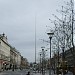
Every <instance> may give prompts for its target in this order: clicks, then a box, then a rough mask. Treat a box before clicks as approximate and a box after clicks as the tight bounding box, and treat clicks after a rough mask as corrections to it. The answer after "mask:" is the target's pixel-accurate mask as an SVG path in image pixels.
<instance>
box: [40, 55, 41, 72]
mask: <svg viewBox="0 0 75 75" xmlns="http://www.w3.org/2000/svg"><path fill="white" fill-rule="evenodd" d="M40 73H41V54H40Z"/></svg>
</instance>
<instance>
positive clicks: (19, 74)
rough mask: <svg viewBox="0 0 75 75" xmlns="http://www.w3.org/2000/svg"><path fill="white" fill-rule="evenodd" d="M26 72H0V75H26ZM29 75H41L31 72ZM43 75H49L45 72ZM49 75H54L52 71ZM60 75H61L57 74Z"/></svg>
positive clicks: (69, 74) (70, 74)
mask: <svg viewBox="0 0 75 75" xmlns="http://www.w3.org/2000/svg"><path fill="white" fill-rule="evenodd" d="M27 72H28V70H22V71H21V70H17V71H11V70H10V71H4V72H1V73H0V75H26V74H27ZM30 75H42V73H37V72H36V73H34V72H33V71H30ZM44 75H49V72H48V71H47V72H46V73H45V74H44ZM51 75H56V74H54V73H53V71H52V72H51ZM59 75H61V74H59ZM65 75H73V74H72V73H71V72H69V73H68V74H65Z"/></svg>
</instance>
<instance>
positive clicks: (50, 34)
mask: <svg viewBox="0 0 75 75" xmlns="http://www.w3.org/2000/svg"><path fill="white" fill-rule="evenodd" d="M47 34H48V35H49V39H50V61H49V62H50V64H49V68H50V70H49V75H51V39H52V36H53V35H54V33H47Z"/></svg>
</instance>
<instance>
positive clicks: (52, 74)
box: [33, 71, 56, 75]
mask: <svg viewBox="0 0 75 75" xmlns="http://www.w3.org/2000/svg"><path fill="white" fill-rule="evenodd" d="M33 75H42V73H38V72H36V73H33ZM43 75H49V71H47V72H46V73H45V74H43ZM51 75H56V74H54V72H53V71H51Z"/></svg>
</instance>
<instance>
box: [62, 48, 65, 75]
mask: <svg viewBox="0 0 75 75" xmlns="http://www.w3.org/2000/svg"><path fill="white" fill-rule="evenodd" d="M64 61H65V55H64V47H63V48H62V64H63V67H62V70H63V75H65V69H64Z"/></svg>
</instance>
